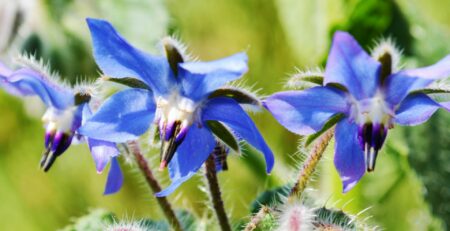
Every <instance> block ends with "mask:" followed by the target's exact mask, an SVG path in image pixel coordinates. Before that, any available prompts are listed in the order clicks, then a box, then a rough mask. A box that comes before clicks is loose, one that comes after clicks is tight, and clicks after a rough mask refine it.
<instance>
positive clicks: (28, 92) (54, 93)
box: [3, 68, 74, 110]
mask: <svg viewBox="0 0 450 231" xmlns="http://www.w3.org/2000/svg"><path fill="white" fill-rule="evenodd" d="M3 81H6V82H7V84H8V85H9V88H10V89H11V90H13V91H14V92H15V93H16V94H17V95H21V96H33V95H37V96H39V97H40V98H41V100H42V101H43V102H44V103H45V104H46V105H47V106H48V107H54V108H57V109H60V110H64V109H65V108H67V107H68V106H71V105H73V103H74V101H73V100H74V97H73V94H72V92H71V91H70V90H69V89H67V88H65V87H63V86H59V85H57V84H56V83H54V82H52V81H50V80H49V79H48V78H47V77H45V76H43V75H41V74H40V73H38V72H36V71H33V70H31V69H27V68H23V69H20V70H17V71H14V72H13V73H12V74H10V75H9V76H7V77H6V78H3Z"/></svg>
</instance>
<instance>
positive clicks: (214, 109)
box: [202, 97, 274, 172]
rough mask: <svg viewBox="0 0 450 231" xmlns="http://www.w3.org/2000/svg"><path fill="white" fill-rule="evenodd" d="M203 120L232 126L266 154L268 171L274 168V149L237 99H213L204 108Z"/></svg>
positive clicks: (243, 137) (241, 136)
mask: <svg viewBox="0 0 450 231" xmlns="http://www.w3.org/2000/svg"><path fill="white" fill-rule="evenodd" d="M202 120H203V121H207V120H217V121H220V122H222V123H224V124H225V125H227V126H228V127H230V128H231V129H232V130H233V131H234V132H236V133H237V134H238V136H240V138H242V139H244V140H246V141H247V142H248V143H249V144H251V145H252V146H253V147H255V148H256V149H257V150H259V151H260V152H262V154H264V158H265V159H266V170H267V172H270V171H271V170H272V168H273V164H274V157H273V153H272V151H271V150H270V148H269V147H268V146H267V144H266V142H265V141H264V138H263V137H262V136H261V134H260V133H259V131H258V129H257V128H256V126H255V124H254V123H253V121H252V120H251V119H250V117H249V116H248V115H247V113H246V112H245V111H244V110H243V109H242V108H241V106H239V104H238V103H237V102H236V101H234V100H233V99H230V98H225V97H218V98H213V99H211V100H210V101H209V102H208V103H207V104H206V105H205V107H204V109H203V112H202Z"/></svg>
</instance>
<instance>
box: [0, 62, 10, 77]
mask: <svg viewBox="0 0 450 231" xmlns="http://www.w3.org/2000/svg"><path fill="white" fill-rule="evenodd" d="M12 73H13V71H12V70H11V69H9V68H8V67H7V66H6V65H5V64H3V63H2V62H0V76H4V77H7V76H9V75H11V74H12Z"/></svg>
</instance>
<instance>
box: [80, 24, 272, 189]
mask: <svg viewBox="0 0 450 231" xmlns="http://www.w3.org/2000/svg"><path fill="white" fill-rule="evenodd" d="M87 23H88V25H89V28H90V31H91V35H92V43H93V50H94V57H95V60H96V62H97V64H98V65H99V67H100V69H101V70H102V71H103V73H104V74H105V75H106V76H108V77H110V78H112V79H113V80H114V81H117V82H122V83H126V84H128V85H133V86H135V87H134V88H129V89H126V90H123V91H120V92H118V93H116V94H114V95H113V96H111V97H110V98H109V99H108V100H107V101H106V102H105V103H104V104H103V105H102V106H101V107H100V108H99V110H98V111H97V113H96V114H94V116H93V117H91V118H90V119H89V120H88V121H87V122H86V124H85V125H83V126H82V127H81V128H80V132H81V133H82V134H84V135H87V136H89V137H92V138H97V139H102V140H107V141H111V142H118V143H119V142H127V141H131V140H136V139H138V138H139V137H140V136H141V135H143V134H144V133H145V132H146V131H147V130H148V129H149V127H150V126H151V124H152V123H153V124H155V126H157V127H158V129H159V133H160V137H161V142H162V145H161V168H164V167H165V166H166V165H168V166H169V172H170V177H171V180H172V184H171V185H170V186H169V187H168V188H167V189H165V190H163V191H161V192H159V193H157V196H166V195H168V194H170V193H171V192H173V191H174V190H175V189H176V188H177V187H178V186H179V185H180V184H182V183H183V182H184V181H186V180H188V179H189V178H190V177H191V176H192V175H193V174H195V173H196V172H197V170H198V169H199V168H200V167H201V166H202V164H203V163H204V162H205V161H206V159H207V158H208V156H209V155H210V154H211V153H212V152H213V150H214V147H216V138H217V139H219V140H221V141H222V142H224V143H226V144H227V145H229V146H230V148H232V149H239V147H238V145H237V142H236V140H235V139H236V138H235V137H236V136H235V135H237V137H239V138H241V139H243V140H246V141H247V142H248V143H249V144H251V145H252V146H253V147H255V148H256V149H258V150H259V151H261V152H262V153H263V154H264V156H265V158H266V163H267V172H270V170H271V169H272V166H273V162H274V160H273V155H272V152H271V151H270V149H269V147H268V146H267V145H266V143H265V141H264V139H263V138H262V136H261V135H260V133H259V131H258V130H257V128H256V126H255V125H254V123H253V121H252V120H251V119H250V117H249V116H248V115H247V114H246V112H245V111H244V110H243V109H242V107H241V106H240V105H239V104H240V103H244V104H245V103H255V102H256V103H259V101H258V99H256V98H254V97H252V96H251V95H249V94H247V93H246V92H245V91H242V90H240V89H238V88H230V87H229V88H221V87H223V86H224V85H225V84H226V83H228V82H230V81H233V80H236V79H239V78H240V77H241V76H242V75H243V74H244V73H245V72H246V71H247V56H246V55H245V54H244V53H239V54H235V55H232V56H230V57H227V58H224V59H220V60H215V61H211V62H188V61H187V60H186V57H185V56H184V55H183V54H182V52H181V50H182V49H180V46H179V45H178V44H177V43H176V42H175V41H174V40H173V39H170V38H168V39H165V40H164V41H163V43H164V48H165V53H166V56H155V55H150V54H147V53H145V52H143V51H140V50H138V49H136V48H134V47H133V46H131V45H130V44H129V43H128V42H127V41H125V39H124V38H122V37H121V36H120V35H119V34H118V33H117V31H116V30H115V29H114V28H113V26H112V25H111V24H110V23H108V22H106V21H104V20H98V19H87ZM237 151H238V150H237Z"/></svg>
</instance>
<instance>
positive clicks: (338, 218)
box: [314, 207, 356, 230]
mask: <svg viewBox="0 0 450 231" xmlns="http://www.w3.org/2000/svg"><path fill="white" fill-rule="evenodd" d="M315 214H316V218H315V219H314V223H315V226H316V227H330V226H331V227H330V228H331V230H356V227H355V224H354V222H352V218H351V217H350V216H349V215H347V214H345V213H344V212H343V211H342V210H335V209H328V208H325V207H322V208H319V209H317V210H316V211H315ZM333 227H334V228H335V229H333Z"/></svg>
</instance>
